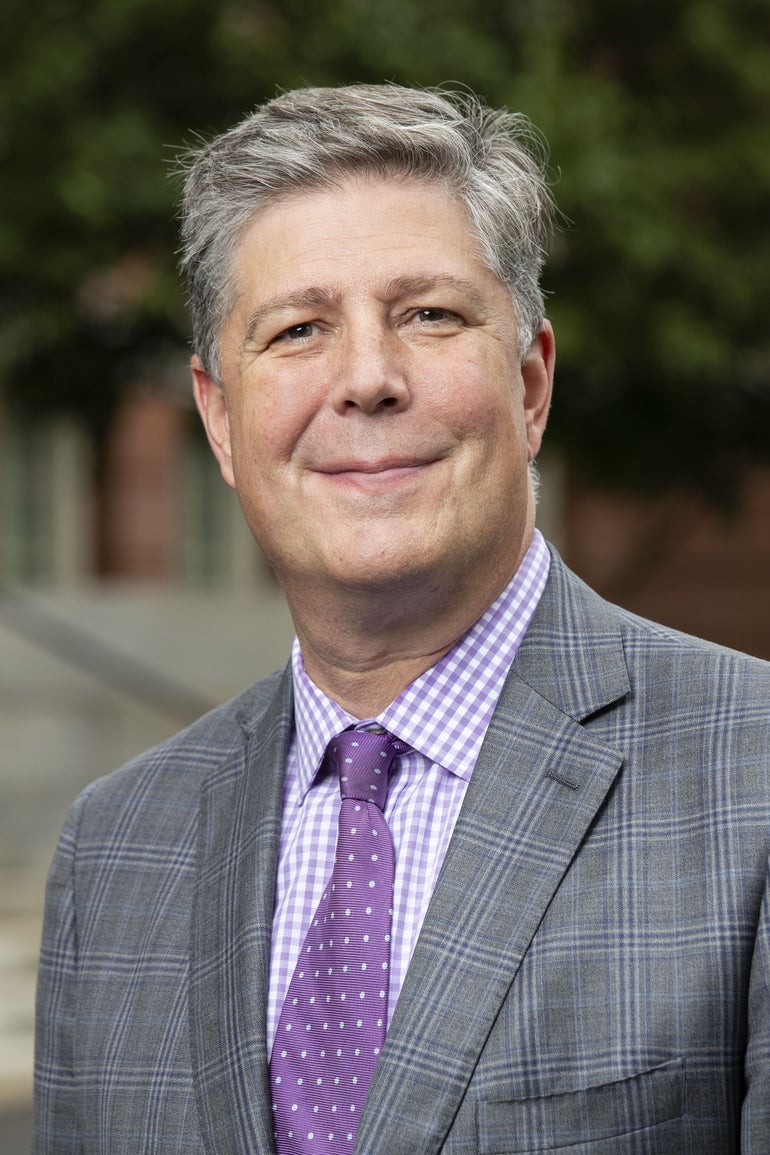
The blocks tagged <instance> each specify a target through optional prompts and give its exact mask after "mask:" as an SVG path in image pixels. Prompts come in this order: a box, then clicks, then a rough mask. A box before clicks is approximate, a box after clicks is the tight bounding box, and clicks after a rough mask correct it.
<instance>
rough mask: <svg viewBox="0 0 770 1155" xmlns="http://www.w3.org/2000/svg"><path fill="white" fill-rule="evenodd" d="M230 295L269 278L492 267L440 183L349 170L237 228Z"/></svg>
mask: <svg viewBox="0 0 770 1155" xmlns="http://www.w3.org/2000/svg"><path fill="white" fill-rule="evenodd" d="M233 271H234V274H235V277H234V280H235V284H234V285H233V288H234V290H235V293H236V295H239V294H240V293H242V292H244V291H252V292H253V291H260V290H261V289H265V290H267V289H268V288H274V287H275V285H276V282H280V283H284V282H291V283H301V282H304V283H307V282H308V278H309V279H310V280H311V281H313V282H316V281H317V282H318V283H323V284H327V283H328V284H334V283H351V282H353V281H356V280H367V281H371V280H372V279H373V278H376V277H378V276H380V277H384V278H391V279H392V278H393V277H394V276H397V275H399V274H407V273H408V274H410V275H420V274H421V275H425V276H436V275H441V274H442V273H447V272H454V273H455V274H457V275H464V276H466V277H470V276H476V277H478V278H480V279H482V280H483V279H485V278H489V277H492V278H493V279H494V281H495V282H496V283H497V284H498V285H499V284H500V282H499V280H498V278H497V277H496V275H495V274H494V273H493V272H492V271H491V270H490V269H489V266H488V264H487V262H486V261H485V260H484V259H483V256H482V252H481V246H480V244H479V240H478V237H477V234H476V231H475V229H474V227H473V225H472V223H471V220H470V218H469V216H468V213H467V211H466V209H465V206H464V205H463V203H462V201H461V200H460V199H459V197H458V196H457V195H456V194H455V193H454V192H453V191H452V190H450V189H448V188H447V187H446V185H444V184H440V183H437V182H429V181H425V180H415V179H412V178H409V179H407V178H397V177H390V178H384V177H371V176H353V177H350V178H348V179H346V180H344V181H341V182H339V183H338V184H336V185H334V186H332V187H322V188H319V189H309V190H303V191H301V192H292V193H291V194H287V195H284V196H281V197H280V198H279V199H277V200H275V201H273V202H271V204H269V205H268V206H267V207H265V208H263V209H262V210H260V211H259V212H258V213H257V214H255V216H254V217H252V218H251V220H250V221H249V222H248V223H247V224H246V225H245V226H244V228H243V229H242V231H241V234H240V237H239V240H238V244H237V247H236V250H235V254H234V264H233Z"/></svg>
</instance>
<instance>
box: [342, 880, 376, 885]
mask: <svg viewBox="0 0 770 1155" xmlns="http://www.w3.org/2000/svg"><path fill="white" fill-rule="evenodd" d="M349 885H350V883H348V886H349ZM369 885H370V886H374V885H375V881H374V879H372V880H371V882H370V883H369Z"/></svg>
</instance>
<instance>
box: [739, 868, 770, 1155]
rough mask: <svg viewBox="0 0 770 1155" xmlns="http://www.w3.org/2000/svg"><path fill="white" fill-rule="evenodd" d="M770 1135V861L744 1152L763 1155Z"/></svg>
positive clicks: (751, 1011) (752, 1005)
mask: <svg viewBox="0 0 770 1155" xmlns="http://www.w3.org/2000/svg"><path fill="white" fill-rule="evenodd" d="M769 1135H770V860H769V861H768V873H767V881H766V885H765V895H764V899H763V901H762V908H761V910H760V916H759V926H758V930H757V937H756V940H755V946H754V958H753V962H752V967H751V983H750V986H749V1008H748V1044H747V1048H746V1097H745V1099H744V1101H743V1116H742V1121H741V1152H742V1153H743V1155H761V1153H762V1152H764V1151H767V1150H768V1146H767V1144H768V1136H769Z"/></svg>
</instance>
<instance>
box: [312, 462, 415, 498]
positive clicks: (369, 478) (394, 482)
mask: <svg viewBox="0 0 770 1155" xmlns="http://www.w3.org/2000/svg"><path fill="white" fill-rule="evenodd" d="M437 460H438V458H428V459H419V458H381V459H380V460H377V461H360V460H348V461H338V462H334V463H332V464H330V465H325V466H323V467H322V468H320V469H318V470H317V472H318V473H320V474H322V475H323V476H325V477H328V478H329V480H330V481H331V482H333V483H335V484H337V485H340V486H345V485H349V486H354V487H356V488H358V489H361V490H365V491H367V492H377V491H379V490H387V489H392V488H394V487H396V486H399V485H403V484H404V483H408V482H409V481H414V480H416V479H417V478H419V477H421V476H422V475H423V474H424V473H425V472H426V471H427V470H429V469H430V468H431V467H432V466H434V465H435V464H436V462H437Z"/></svg>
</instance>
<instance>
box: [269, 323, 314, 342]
mask: <svg viewBox="0 0 770 1155" xmlns="http://www.w3.org/2000/svg"><path fill="white" fill-rule="evenodd" d="M314 331H315V326H314V324H313V322H312V321H303V322H302V323H301V324H299V325H290V326H289V328H288V329H284V330H283V332H282V333H279V334H278V335H277V336H276V337H274V338H273V340H274V341H305V340H307V338H308V337H312V336H313V333H314Z"/></svg>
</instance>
